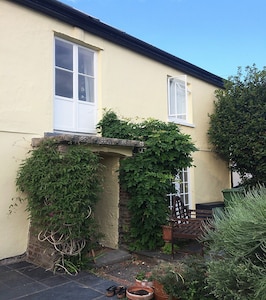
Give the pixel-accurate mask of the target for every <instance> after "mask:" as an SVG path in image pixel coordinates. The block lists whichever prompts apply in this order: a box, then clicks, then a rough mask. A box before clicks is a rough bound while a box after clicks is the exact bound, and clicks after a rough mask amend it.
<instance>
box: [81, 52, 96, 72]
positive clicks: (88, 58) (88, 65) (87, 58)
mask: <svg viewBox="0 0 266 300" xmlns="http://www.w3.org/2000/svg"><path fill="white" fill-rule="evenodd" d="M78 52H79V55H78V65H79V70H78V71H79V73H82V74H86V75H90V76H93V75H94V74H93V73H94V72H93V53H92V52H91V51H88V50H86V49H83V48H79V49H78Z"/></svg>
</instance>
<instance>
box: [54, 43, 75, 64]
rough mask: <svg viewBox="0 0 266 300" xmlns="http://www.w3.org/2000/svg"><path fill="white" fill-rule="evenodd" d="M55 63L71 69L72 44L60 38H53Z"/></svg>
mask: <svg viewBox="0 0 266 300" xmlns="http://www.w3.org/2000/svg"><path fill="white" fill-rule="evenodd" d="M55 53H56V55H55V65H56V66H57V67H60V68H63V69H67V70H73V46H72V45H71V44H69V43H65V42H63V41H61V40H55Z"/></svg>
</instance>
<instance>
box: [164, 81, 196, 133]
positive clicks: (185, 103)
mask: <svg viewBox="0 0 266 300" xmlns="http://www.w3.org/2000/svg"><path fill="white" fill-rule="evenodd" d="M167 86H168V121H169V122H174V123H177V124H181V125H186V126H190V127H194V125H193V124H192V112H191V107H189V101H190V102H191V99H190V98H191V92H190V90H189V89H188V82H187V76H186V75H178V76H174V77H171V76H169V77H168V78H167ZM190 104H191V103H190Z"/></svg>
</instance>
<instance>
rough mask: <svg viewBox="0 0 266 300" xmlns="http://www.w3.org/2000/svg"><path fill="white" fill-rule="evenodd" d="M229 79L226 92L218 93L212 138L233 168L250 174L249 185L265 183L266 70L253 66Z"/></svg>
mask: <svg viewBox="0 0 266 300" xmlns="http://www.w3.org/2000/svg"><path fill="white" fill-rule="evenodd" d="M245 71H246V73H245V74H243V72H242V69H241V68H239V69H238V74H237V75H236V76H234V77H230V78H229V80H228V81H226V82H225V89H224V90H217V91H216V98H217V101H216V102H215V103H214V105H215V109H214V113H213V114H212V115H210V129H209V132H208V133H209V138H210V141H211V143H212V144H213V145H214V147H215V149H216V151H217V152H218V154H220V155H221V157H222V158H224V159H225V160H227V161H228V162H229V161H230V162H231V163H232V169H233V170H235V171H237V172H239V174H240V175H241V176H242V178H243V179H244V181H245V175H246V174H251V175H252V180H251V181H250V183H249V184H250V185H255V184H256V183H258V182H259V183H261V184H264V183H265V182H266V146H265V145H266V68H264V69H263V70H262V71H258V69H257V68H256V67H255V65H253V66H252V67H247V68H246V70H245Z"/></svg>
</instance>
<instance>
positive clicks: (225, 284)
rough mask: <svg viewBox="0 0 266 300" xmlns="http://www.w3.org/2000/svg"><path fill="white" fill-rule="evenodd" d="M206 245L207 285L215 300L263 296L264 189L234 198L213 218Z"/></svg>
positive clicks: (265, 245)
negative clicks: (207, 257)
mask: <svg viewBox="0 0 266 300" xmlns="http://www.w3.org/2000/svg"><path fill="white" fill-rule="evenodd" d="M213 227H214V230H213V229H207V232H206V233H205V235H204V237H203V238H202V240H203V241H205V242H207V243H208V244H209V248H210V253H211V254H212V256H211V257H212V259H210V261H209V262H208V277H207V282H208V286H209V288H210V290H212V293H213V294H214V295H215V297H216V298H217V299H230V300H231V299H239V300H240V299H241V300H242V299H257V300H263V299H265V295H266V285H265V278H266V189H265V188H264V187H260V188H259V189H257V190H252V191H249V192H247V193H246V196H245V197H243V198H240V199H237V198H235V200H234V202H233V203H232V206H230V207H229V208H228V209H227V210H226V211H225V213H224V214H223V215H221V214H220V215H219V216H218V215H217V216H215V219H214V222H213Z"/></svg>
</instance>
